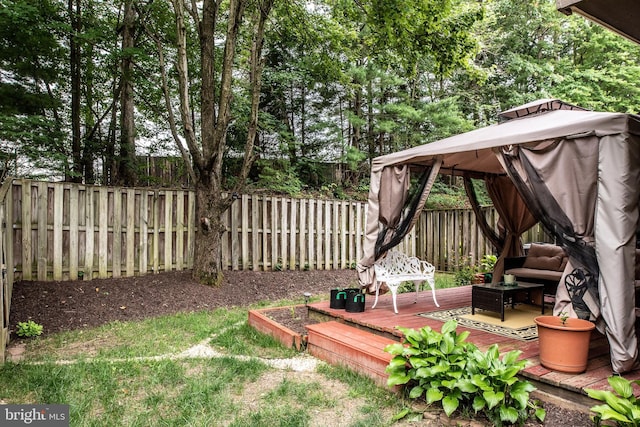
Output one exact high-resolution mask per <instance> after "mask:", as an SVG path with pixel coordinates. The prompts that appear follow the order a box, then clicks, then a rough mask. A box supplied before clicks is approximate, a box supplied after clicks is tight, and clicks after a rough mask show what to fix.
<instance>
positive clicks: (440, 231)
mask: <svg viewBox="0 0 640 427" xmlns="http://www.w3.org/2000/svg"><path fill="white" fill-rule="evenodd" d="M5 186H6V188H7V190H5V192H6V191H9V190H10V192H9V194H10V195H11V197H9V200H7V202H6V203H7V204H6V208H5V209H8V210H9V211H8V212H7V213H6V215H7V220H6V222H5V223H6V224H12V230H13V233H9V234H11V236H10V237H11V238H12V244H10V245H9V246H7V248H10V249H12V252H11V253H10V254H9V253H8V254H7V255H9V256H8V258H7V259H9V260H11V259H13V264H12V265H11V267H12V268H11V270H13V268H15V271H16V273H17V274H18V277H19V278H21V279H24V280H74V279H78V278H82V279H85V280H89V279H92V278H105V277H120V276H134V275H141V274H147V273H157V272H161V271H174V270H183V269H190V268H192V267H193V265H192V260H193V251H194V240H195V233H196V221H195V218H194V216H195V193H194V192H193V191H190V190H179V189H150V188H118V187H98V186H89V185H81V184H72V183H51V182H38V181H29V180H14V181H13V182H12V183H11V182H9V184H5ZM2 206H5V205H2ZM484 213H485V215H486V218H487V220H488V221H489V223H490V224H494V225H495V223H496V221H497V214H496V212H495V210H494V209H493V208H485V209H484ZM365 219H366V203H362V202H353V201H340V200H313V199H292V198H287V197H272V196H262V195H243V196H241V197H240V199H239V200H236V201H235V202H234V204H233V205H232V207H231V209H229V210H228V211H227V212H226V213H225V214H224V216H223V222H224V224H225V226H226V228H227V231H226V232H225V233H224V234H223V236H222V254H223V255H222V262H223V266H224V268H227V269H234V270H239V269H242V270H248V269H251V270H285V269H302V270H304V269H310V270H313V269H344V268H354V267H355V264H356V262H357V261H358V259H359V258H360V256H361V253H362V242H363V237H364V225H365ZM524 240H525V241H547V240H548V238H547V237H546V236H545V235H544V233H542V231H541V230H540V228H539V227H534V229H532V230H530V231H529V233H528V234H527V235H526V236H525V237H524ZM400 250H402V251H404V252H405V253H407V254H410V255H416V256H418V257H420V258H422V259H425V260H428V261H429V262H431V263H433V264H434V265H435V266H436V268H437V269H438V270H440V271H453V270H455V269H456V268H457V267H458V266H460V265H463V264H465V263H472V264H475V263H477V262H478V260H479V259H480V258H482V256H483V255H485V254H489V253H493V252H494V249H493V248H492V247H491V244H490V243H489V242H488V241H487V240H486V239H485V238H484V236H483V235H482V233H481V232H480V229H479V227H478V226H477V223H476V219H475V216H474V214H473V212H472V211H471V210H470V209H456V210H448V211H425V212H424V213H423V214H422V216H421V217H420V219H419V220H418V222H417V224H416V226H415V227H414V229H413V230H412V231H411V233H410V234H409V235H408V236H407V237H406V238H405V239H404V241H403V242H402V243H401V245H400Z"/></svg>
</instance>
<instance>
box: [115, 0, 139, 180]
mask: <svg viewBox="0 0 640 427" xmlns="http://www.w3.org/2000/svg"><path fill="white" fill-rule="evenodd" d="M135 20H136V12H135V10H134V8H133V0H127V1H126V2H125V6H124V22H123V26H122V52H123V55H122V61H121V70H120V72H121V78H122V90H121V92H120V155H119V167H118V181H119V183H120V184H124V185H126V186H134V185H136V181H137V179H136V167H135V162H136V147H135V121H134V116H133V111H134V100H133V66H134V63H133V58H132V55H131V53H130V50H131V49H132V48H133V47H134V46H135V39H134V34H135Z"/></svg>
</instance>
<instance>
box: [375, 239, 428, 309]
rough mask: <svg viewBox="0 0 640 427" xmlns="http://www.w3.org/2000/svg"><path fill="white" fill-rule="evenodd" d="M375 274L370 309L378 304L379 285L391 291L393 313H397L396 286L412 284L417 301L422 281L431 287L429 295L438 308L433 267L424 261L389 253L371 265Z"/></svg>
mask: <svg viewBox="0 0 640 427" xmlns="http://www.w3.org/2000/svg"><path fill="white" fill-rule="evenodd" d="M373 267H374V269H375V272H376V281H377V283H376V300H375V301H374V303H373V306H372V307H371V308H375V307H376V304H378V293H379V291H380V285H381V284H382V283H383V282H384V283H386V284H387V286H388V287H389V290H391V296H392V298H393V311H395V312H396V314H397V313H398V307H397V306H396V292H397V291H398V286H399V285H400V284H401V283H402V282H413V283H414V285H415V287H416V301H415V302H417V301H418V291H419V289H420V284H421V283H422V282H424V281H427V282H428V283H429V286H431V293H432V295H433V302H435V304H436V306H437V307H440V304H438V301H437V300H436V289H435V279H434V277H435V271H436V269H435V267H434V266H433V265H431V264H429V263H428V262H426V261H421V260H419V259H418V258H416V257H410V256H407V255H405V254H403V253H402V252H398V251H393V250H392V251H389V252H387V255H386V256H385V257H384V258H380V259H379V260H378V261H376V263H375V264H374V265H373Z"/></svg>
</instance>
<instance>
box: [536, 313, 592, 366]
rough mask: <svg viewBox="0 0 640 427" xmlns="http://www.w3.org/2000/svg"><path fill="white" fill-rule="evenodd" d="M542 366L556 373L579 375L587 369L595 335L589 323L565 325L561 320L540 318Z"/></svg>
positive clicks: (539, 335)
mask: <svg viewBox="0 0 640 427" xmlns="http://www.w3.org/2000/svg"><path fill="white" fill-rule="evenodd" d="M534 321H535V322H536V325H538V343H539V345H540V363H541V364H542V366H544V367H546V368H549V369H553V370H554V371H560V372H568V373H572V374H577V373H580V372H584V371H585V369H587V361H588V359H589V342H590V341H591V331H592V330H593V329H594V328H595V327H596V326H595V325H594V324H593V323H591V322H589V321H588V320H582V319H574V318H569V319H567V320H566V323H565V324H564V325H563V324H562V321H561V320H560V317H558V316H538V317H536V318H535V319H534Z"/></svg>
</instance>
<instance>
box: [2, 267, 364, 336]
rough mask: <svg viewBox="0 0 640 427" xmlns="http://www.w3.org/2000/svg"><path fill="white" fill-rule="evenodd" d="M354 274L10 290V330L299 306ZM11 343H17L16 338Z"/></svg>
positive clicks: (247, 275)
mask: <svg viewBox="0 0 640 427" xmlns="http://www.w3.org/2000/svg"><path fill="white" fill-rule="evenodd" d="M356 278H357V277H356V272H355V270H318V271H276V272H271V271H227V272H225V278H224V281H223V283H222V285H221V286H219V287H212V286H205V285H202V284H200V283H198V282H196V281H194V280H193V279H192V277H191V273H190V272H189V271H179V272H167V273H160V274H149V275H145V276H137V277H129V278H112V279H97V280H91V281H80V280H75V281H66V282H37V281H34V282H26V281H22V282H17V283H15V284H14V288H13V296H12V304H11V316H10V329H11V330H12V331H15V328H16V325H17V323H18V322H23V321H26V320H33V321H35V322H37V323H39V324H41V325H43V326H44V332H43V335H48V334H52V333H56V332H61V331H68V330H75V329H84V328H91V327H95V326H100V325H103V324H105V323H109V322H112V321H116V320H118V321H131V320H141V319H145V318H149V317H155V316H162V315H167V314H173V313H178V312H193V311H200V310H213V309H216V308H219V307H237V306H248V305H251V304H256V303H259V302H262V301H276V300H281V299H297V300H300V301H301V300H302V298H303V295H304V293H305V292H309V293H311V294H312V295H324V294H327V295H328V293H329V290H330V289H331V288H335V287H338V286H339V287H345V286H347V285H348V284H349V283H351V282H353V281H354V280H356ZM12 338H14V339H15V338H16V337H15V335H14V336H13V337H12Z"/></svg>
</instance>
